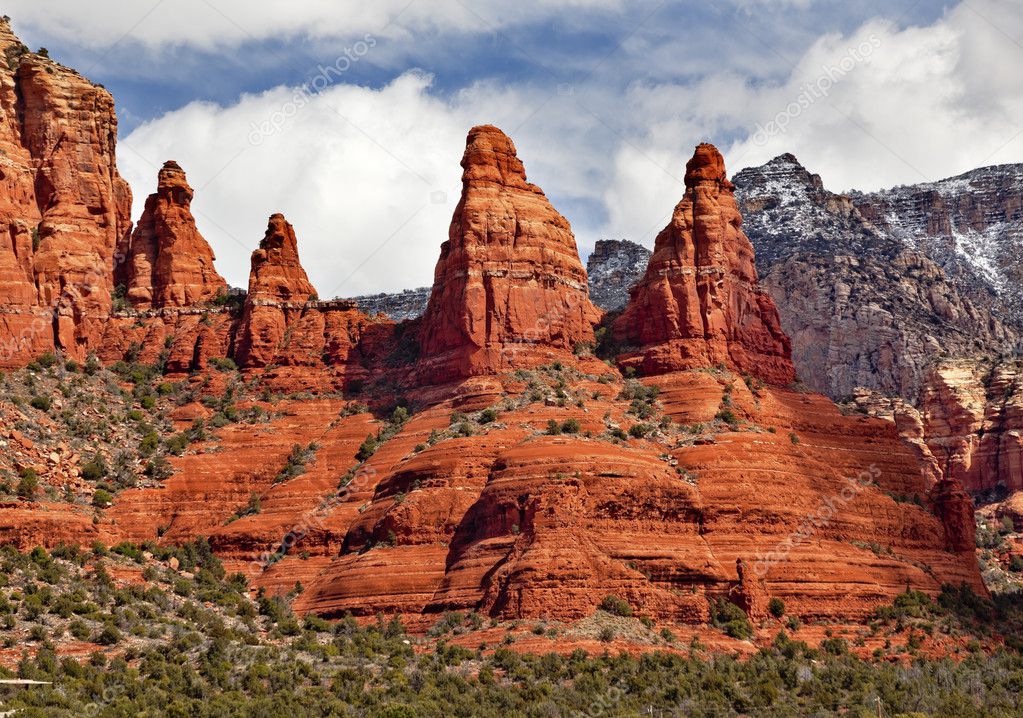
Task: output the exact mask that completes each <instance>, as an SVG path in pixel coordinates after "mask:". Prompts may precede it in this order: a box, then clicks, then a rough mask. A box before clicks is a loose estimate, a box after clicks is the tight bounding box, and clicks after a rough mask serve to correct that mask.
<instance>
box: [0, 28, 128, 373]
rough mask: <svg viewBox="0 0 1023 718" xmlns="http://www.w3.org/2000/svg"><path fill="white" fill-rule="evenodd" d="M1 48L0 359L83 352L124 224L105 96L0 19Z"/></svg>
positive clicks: (122, 186)
mask: <svg viewBox="0 0 1023 718" xmlns="http://www.w3.org/2000/svg"><path fill="white" fill-rule="evenodd" d="M0 53H2V55H3V59H4V60H5V62H0V149H3V150H4V155H3V161H2V163H0V188H2V190H3V192H2V195H3V198H2V199H0V277H2V278H3V280H4V289H5V299H6V298H7V297H8V296H9V297H10V299H9V300H7V301H5V304H6V306H5V307H4V309H3V311H2V313H0V331H2V332H3V334H4V336H3V340H4V342H5V346H4V347H2V348H0V363H3V364H8V365H12V364H13V365H17V364H19V363H23V362H24V360H25V359H26V358H27V357H31V356H33V355H35V354H38V353H39V352H40V350H44V349H47V348H52V347H53V346H54V345H55V344H56V345H57V346H58V347H60V348H62V349H64V350H65V351H66V352H67V353H69V354H71V355H73V356H77V357H81V356H83V355H84V354H85V352H86V350H87V348H88V347H89V346H90V345H96V344H97V343H98V340H99V338H100V336H101V335H102V332H103V329H104V322H105V320H106V317H107V316H108V315H109V312H110V302H111V299H110V297H111V290H112V289H113V282H112V266H113V257H114V251H115V247H117V246H118V245H119V244H120V243H122V242H123V241H124V237H125V236H126V235H127V233H128V232H129V230H130V226H131V223H130V209H131V192H130V190H129V188H128V185H127V183H126V182H125V181H124V180H123V179H121V177H120V176H119V175H118V173H117V166H116V160H115V143H116V137H117V116H116V114H115V112H114V102H113V98H112V97H111V96H110V94H109V93H108V92H107V91H106V90H104V89H103V88H102V87H99V86H98V85H94V84H92V83H91V82H89V81H88V80H86V79H85V78H83V77H82V76H81V75H79V74H78V73H76V72H74V71H73V70H70V69H68V68H66V67H64V66H62V65H60V64H58V63H56V62H53V61H52V60H50V59H48V58H46V57H44V56H41V55H37V54H32V53H29V52H28V48H26V47H25V46H24V45H23V44H21V42H20V41H18V39H17V38H16V37H15V36H14V34H13V33H12V32H11V29H10V25H9V24H8V22H7V21H0ZM8 282H9V284H8ZM8 288H9V294H8ZM33 295H34V296H33Z"/></svg>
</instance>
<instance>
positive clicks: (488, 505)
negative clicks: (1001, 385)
mask: <svg viewBox="0 0 1023 718" xmlns="http://www.w3.org/2000/svg"><path fill="white" fill-rule="evenodd" d="M727 376H728V375H725V374H723V375H720V378H718V377H715V376H713V375H711V374H710V373H706V372H685V373H677V374H670V375H664V376H661V377H658V379H657V382H658V383H659V384H660V385H661V386H662V388H663V389H664V391H663V392H662V397H663V402H664V410H665V411H666V412H667V413H668V414H669V415H671V416H678V417H682V416H685V417H688V419H687V420H688V421H691V422H697V423H700V424H703V426H704V427H711V426H713V425H714V416H715V414H716V413H717V412H718V411H719V409H720V406H721V402H722V401H723V396H724V395H727V396H729V397H730V402H731V406H732V407H733V411H734V412H735V413H736V414H737V416H739V417H741V419H740V421H741V422H748V424H745V423H744V424H743V425H742V426H740V427H738V428H737V429H735V430H731V429H729V428H726V427H721V428H719V429H717V430H713V431H711V430H709V429H707V428H705V429H703V431H704V432H708V431H710V434H709V435H705V436H702V437H700V436H696V437H694V436H692V435H689V436H688V439H684V438H683V439H682V440H681V442H680V445H679V446H678V447H677V448H671V447H672V446H673V445H674V444H675V443H676V442H678V440H677V439H675V438H673V436H674V435H673V434H671V432H670V431H669V435H668V436H665V437H663V438H651V439H647V440H643V441H639V440H630V441H629V442H628V445H620V444H616V443H614V442H613V440H611V439H609V438H608V437H607V436H606V435H605V436H604V438H602V439H586V438H583V437H581V436H562V437H550V436H541V434H542V433H543V431H544V427H545V425H546V423H547V420H548V419H549V418H554V419H555V420H558V421H561V420H564V418H566V417H570V416H573V415H575V416H579V417H581V418H582V419H583V422H582V423H583V426H584V428H585V429H586V430H588V431H593V432H594V433H597V432H600V428H599V427H600V426H601V424H600V423H599V422H595V423H596V426H595V427H594V426H593V425H592V424H591V423H590V422H591V421H594V419H592V418H587V417H602V416H603V417H607V418H606V419H605V420H604V421H608V422H611V423H612V424H615V425H624V426H629V425H631V423H634V422H635V421H636V420H635V418H634V417H633V418H631V419H630V418H629V415H628V414H627V413H626V412H627V410H628V404H627V402H620V401H616V400H615V399H614V398H608V399H598V400H593V399H588V400H587V401H586V402H585V409H586V412H585V413H580V412H581V410H579V409H577V408H572V406H571V405H569V406H568V407H566V408H559V407H557V406H541V405H536V404H528V403H527V404H525V405H524V406H521V407H520V408H518V409H512V410H508V411H506V412H502V413H501V415H500V417H499V421H498V423H497V424H496V425H494V426H493V428H487V429H486V430H485V431H484V433H482V434H479V435H475V436H472V437H468V438H450V439H443V440H441V441H439V442H437V443H435V444H434V445H433V446H428V448H425V449H422V447H420V448H421V449H422V450H420V451H418V452H411V453H409V448H410V447H411V446H412V445H413V443H414V442H416V441H419V442H422V437H423V432H424V431H425V430H426V429H427V428H428V427H437V426H438V425H439V426H441V427H444V426H445V425H446V424H447V422H448V420H447V416H448V414H449V412H450V411H451V410H452V408H453V404H451V403H445V404H440V405H437V406H435V407H433V408H431V409H429V410H427V411H426V412H424V414H423V415H422V416H421V417H420V416H419V415H417V431H415V432H413V433H412V435H406V434H405V433H404V432H402V433H401V434H399V435H398V436H397V437H395V439H392V440H391V441H399V442H400V444H399V446H398V447H395V451H394V452H392V453H391V454H390V455H389V457H388V459H387V461H381V462H380V463H375V462H376V457H374V459H373V460H372V461H373V462H374V476H375V480H374V488H373V489H372V493H373V496H372V500H371V501H370V502H369V503H368V504H367V503H366V498H365V493H360V495H359V496H358V497H353V499H352V501H350V502H349V503H346V504H345V505H344V506H343V507H341V508H339V509H338V510H337V516H338V517H340V516H341V515H344V516H348V517H350V518H349V519H348V521H350V526H351V528H350V529H349V530H348V534H347V536H346V538H345V540H344V543H343V549H342V554H341V556H340V558H338V559H336V560H334V561H333V562H332V563H330V564H329V565H324V566H321V568H322V572H321V574H320V575H319V577H316V578H315V580H307V579H303V584H304V585H305V586H306V591H305V592H304V593H303V594H302V596H301V597H300V598H299V600H298V608H299V609H300V610H313V611H317V612H320V613H323V614H325V615H334V616H338V615H343V614H344V613H345V612H347V611H352V612H353V613H356V614H361V615H372V614H374V613H375V612H377V611H384V612H393V613H403V614H419V615H422V614H426V615H430V614H435V613H438V612H443V611H447V610H478V611H481V612H484V613H486V614H489V615H493V616H498V617H505V618H513V617H529V618H542V617H551V618H562V619H576V618H581V617H584V616H587V615H589V614H591V613H592V612H593V611H594V610H595V609H596V608H597V606H598V605H599V604H600V603H601V601H602V600H603V598H604V597H605V596H607V595H615V596H618V597H619V598H623V599H625V600H626V601H628V602H629V603H630V605H632V606H633V608H634V610H636V611H637V612H638V613H640V614H641V615H651V616H656V617H658V618H659V619H663V620H668V621H674V622H696V623H699V622H703V621H706V620H707V617H708V605H709V603H708V601H710V600H713V599H715V598H716V597H726V596H732V597H733V600H736V602H737V603H740V605H743V607H744V610H748V611H749V612H750V613H751V615H752V616H753V617H754V619H759V618H761V617H763V616H764V615H765V614H764V611H765V609H766V603H765V602H766V598H767V597H768V596H779V597H780V598H783V599H784V600H785V602H786V605H787V606H788V607H789V611H790V612H791V613H793V614H795V615H799V616H803V617H806V618H827V619H835V618H860V617H863V616H865V615H867V614H868V613H869V612H870V610H872V607H874V606H877V605H878V604H880V603H883V602H886V601H890V600H891V599H892V598H893V597H894V596H895V595H897V594H898V593H900V592H902V591H904V590H905V587H906V585H907V584H908V585H910V586H913V587H917V588H920V589H922V590H926V591H930V592H932V593H936V592H938V591H939V590H940V586H941V584H942V583H945V582H950V583H956V584H958V583H960V582H962V581H965V582H967V583H969V584H970V585H971V586H973V587H974V588H975V589H976V590H978V591H983V584H982V583H981V581H980V577H979V573H978V571H977V566H976V560H975V557H974V555H973V552H972V545H971V546H967V544H968V543H969V542H970V541H972V538H971V537H972V531H971V527H972V524H971V523H970V520H969V513H968V509H969V502H968V498H967V500H966V502H965V503H964V502H963V501H962V499H963V498H964V497H965V495H963V494H961V492H960V493H959V494H956V493H955V491H954V490H951V491H949V492H944V491H942V492H935V493H934V494H933V497H934V502H935V505H936V508H937V511H936V513H937V514H938V515H935V514H934V513H932V512H930V511H928V510H927V509H925V508H923V507H921V506H918V505H917V504H915V503H910V502H906V501H897V500H895V499H893V498H892V496H912V495H919V496H920V497H923V498H926V497H927V496H928V482H927V479H926V477H925V476H924V475H923V474H922V472H921V471H920V468H919V464H918V461H917V457H916V455H915V454H914V452H913V451H912V450H911V449H910V448H909V447H907V446H905V445H904V444H903V443H902V442H901V441H900V439H899V437H898V435H897V433H896V430H895V427H894V425H893V424H892V423H891V422H887V421H883V420H880V419H868V418H862V417H861V418H850V417H845V416H843V415H842V414H841V413H839V412H838V411H837V409H836V408H835V406H834V405H833V404H832V403H831V402H830V401H829V400H827V399H825V398H824V397H821V396H819V395H813V394H802V393H798V392H794V391H790V390H784V389H779V388H762V389H758V390H757V392H758V393H757V394H756V395H754V394H753V393H752V392H751V391H750V390H749V389H748V388H747V387H746V384H745V383H744V382H743V381H742V380H741V379H739V378H738V377H736V376H734V375H732V376H731V377H728V378H726V377H727ZM592 386H593V387H601V386H602V385H599V384H596V383H595V382H594V383H593V384H592ZM728 387H730V388H728ZM603 388H604V390H605V391H607V389H608V387H607V386H603ZM570 390H571V391H575V390H577V387H575V386H572V387H570ZM578 390H581V391H583V392H584V394H586V395H591V394H590V392H591V391H593V390H594V389H591V387H590V386H587V385H585V384H584V385H583V386H581V387H578ZM617 391H618V389H616V388H613V387H612V388H611V391H610V395H611V397H614V396H616V395H617ZM515 392H516V389H515V388H514V387H513V386H512V385H510V384H508V383H506V384H505V385H504V387H503V390H502V389H501V388H500V387H496V388H494V389H491V393H490V394H489V398H487V397H485V396H481V397H479V401H474V403H473V404H472V405H471V406H474V407H476V408H479V407H481V406H486V405H487V404H488V403H495V402H498V401H499V398H500V397H501V396H502V395H505V396H507V395H509V394H510V395H511V396H515ZM465 410H466V411H468V410H470V409H468V408H466V409H465ZM763 427H769V428H773V429H774V431H773V432H767V431H764V430H763ZM682 436H684V435H682ZM793 436H794V437H796V438H795V439H793V438H792V437H793ZM424 445H425V444H424ZM403 452H404V455H402V454H403ZM395 456H397V459H396V458H395ZM676 463H677V468H676V467H675V466H674V465H673V464H676ZM949 488H952V487H949ZM343 523H344V522H343V521H341V520H340V518H339V520H338V521H336V522H332V523H331V525H332V526H339V525H343ZM872 546H879V547H880V548H879V549H877V550H876V551H875V550H872V548H871V547H872ZM740 559H741V560H742V561H744V562H746V563H745V569H744V570H743V571H742V574H743V575H742V576H740V575H739V569H738V566H739V565H742V564H741V563H738V562H739V560H740ZM301 564H302V561H300V560H296V559H292V558H288V559H285V560H284V561H283V562H281V564H279V565H278V566H276V567H275V569H274V572H273V576H274V577H275V579H274V580H276V581H277V582H278V585H284V582H283V581H281V580H280V579H282V578H284V577H286V576H287V575H288V572H289V570H301V568H302V565H301ZM921 566H927V567H928V570H923V569H922V568H920V567H921ZM289 567H290V568H289ZM277 577H279V578H277ZM261 581H262V579H261V578H257V584H258V583H260V582H261Z"/></svg>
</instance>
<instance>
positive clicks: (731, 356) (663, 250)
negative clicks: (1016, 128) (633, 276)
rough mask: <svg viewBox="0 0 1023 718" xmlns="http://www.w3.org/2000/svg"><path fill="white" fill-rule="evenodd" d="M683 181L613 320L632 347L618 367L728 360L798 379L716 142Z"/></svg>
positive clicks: (765, 375)
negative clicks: (762, 284)
mask: <svg viewBox="0 0 1023 718" xmlns="http://www.w3.org/2000/svg"><path fill="white" fill-rule="evenodd" d="M685 185H686V192H685V196H684V197H683V198H682V201H680V202H679V203H678V205H677V206H676V207H675V211H674V213H673V215H672V219H671V222H670V223H669V224H668V226H667V227H665V228H664V230H662V231H661V233H660V234H658V235H657V239H656V241H655V244H654V253H653V256H652V257H651V258H650V263H649V265H648V266H647V270H646V274H645V275H644V276H643V279H641V280H640V281H639V283H638V284H637V285H636V286H635V287H634V288H633V289H632V291H631V296H630V298H629V303H628V304H627V305H626V307H625V311H624V312H623V313H622V315H621V317H619V318H618V319H617V320H616V321H615V323H614V333H615V336H616V338H617V339H618V340H619V341H620V342H622V343H624V344H625V345H627V346H630V347H634V348H635V351H633V352H630V353H628V354H627V355H626V356H624V357H622V358H620V362H621V363H622V364H623V365H624V366H634V367H636V368H637V369H639V370H641V371H642V372H643V373H662V372H665V371H672V370H678V369H691V368H696V367H704V366H713V365H716V364H722V365H726V366H728V367H730V368H733V369H736V370H738V371H740V372H742V373H747V374H751V375H754V376H757V377H759V378H761V379H764V380H766V381H770V382H772V383H775V384H787V383H789V382H791V381H793V380H794V379H795V370H794V368H793V366H792V361H791V351H790V346H789V339H788V337H786V336H785V333H784V332H783V331H782V329H781V324H780V321H779V319H778V310H777V309H776V308H775V306H774V302H773V301H772V300H771V298H770V297H769V296H768V295H767V294H766V293H765V292H764V291H763V290H761V289H760V287H759V285H758V278H757V271H756V268H755V266H754V263H753V246H752V245H751V244H750V242H749V239H747V237H746V235H745V234H743V232H742V216H741V215H740V214H739V209H738V206H737V205H736V202H735V196H734V187H733V185H732V183H731V182H729V181H728V178H727V176H726V174H725V164H724V159H723V158H722V157H721V153H720V152H718V151H717V149H716V148H715V147H714V146H712V145H707V144H703V145H700V146H698V147H697V148H696V153H695V154H694V155H693V158H692V159H691V160H689V162H688V164H687V165H686V177H685Z"/></svg>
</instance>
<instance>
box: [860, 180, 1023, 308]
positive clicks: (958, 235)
mask: <svg viewBox="0 0 1023 718" xmlns="http://www.w3.org/2000/svg"><path fill="white" fill-rule="evenodd" d="M850 199H851V200H852V202H853V204H855V205H856V208H857V209H859V210H860V212H861V213H862V214H863V216H864V217H866V218H867V219H868V220H869V221H870V222H871V223H873V224H874V226H876V227H877V228H878V229H879V230H881V231H883V232H885V233H887V234H890V235H891V236H893V237H895V238H896V239H899V240H900V241H902V242H903V243H904V244H906V245H907V246H909V247H914V248H916V249H919V250H920V251H921V252H923V253H924V254H926V255H927V256H928V257H930V258H931V259H932V260H934V262H936V263H937V264H938V265H939V266H941V267H942V269H944V270H945V271H946V273H947V274H948V275H949V276H950V277H951V278H952V279H953V280H954V281H956V283H957V284H959V285H960V286H961V287H962V289H963V291H964V292H966V294H967V295H968V296H973V295H978V294H979V295H981V296H984V295H985V294H987V293H993V294H994V295H995V297H996V298H997V299H996V302H995V306H996V307H997V308H998V310H999V311H1000V313H1001V314H1002V315H1003V316H1004V317H1005V319H1006V322H1007V323H1011V324H1013V325H1015V326H1023V302H1021V299H1023V165H1019V164H1016V165H1000V166H996V167H981V168H979V169H975V170H971V171H970V172H967V173H965V174H962V175H959V176H957V177H950V178H948V179H944V180H940V181H938V182H928V183H925V184H918V185H911V186H908V187H895V188H893V189H889V190H883V191H880V192H873V193H870V194H861V193H858V192H854V193H852V194H851V195H850Z"/></svg>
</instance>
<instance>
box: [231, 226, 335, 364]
mask: <svg viewBox="0 0 1023 718" xmlns="http://www.w3.org/2000/svg"><path fill="white" fill-rule="evenodd" d="M315 298H316V290H315V289H314V288H313V285H312V284H310V282H309V277H307V276H306V273H305V270H304V269H302V264H301V263H300V262H299V259H298V240H297V239H296V238H295V229H294V228H293V227H292V226H291V225H290V224H288V222H287V220H285V219H284V215H282V214H275V215H273V216H272V217H270V223H269V225H268V226H267V229H266V235H265V236H264V237H263V240H262V241H261V242H260V243H259V248H258V249H256V251H254V252H253V253H252V270H251V271H250V272H249V294H248V297H247V298H246V300H245V310H244V313H243V315H242V321H241V327H240V328H239V331H238V339H237V343H236V348H235V357H236V360H237V361H238V364H239V365H240V366H244V367H257V366H258V367H262V366H266V365H267V364H269V363H270V362H271V361H272V360H273V358H274V356H275V355H276V354H277V351H278V350H279V349H280V347H281V342H282V341H283V340H284V335H285V331H286V330H287V328H288V325H289V324H290V323H291V322H293V321H295V320H296V319H297V318H298V317H300V316H301V315H302V311H303V309H304V308H305V306H306V303H307V302H308V301H309V300H310V299H315Z"/></svg>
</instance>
